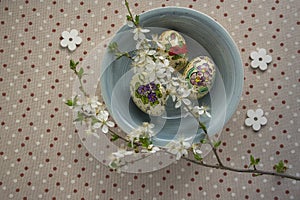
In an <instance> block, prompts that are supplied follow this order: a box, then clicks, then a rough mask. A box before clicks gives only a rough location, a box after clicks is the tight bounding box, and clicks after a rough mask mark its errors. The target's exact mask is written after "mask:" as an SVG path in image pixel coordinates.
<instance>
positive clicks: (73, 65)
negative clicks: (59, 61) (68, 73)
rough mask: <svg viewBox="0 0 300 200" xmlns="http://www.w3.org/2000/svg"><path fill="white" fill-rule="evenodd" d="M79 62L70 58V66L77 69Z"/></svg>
mask: <svg viewBox="0 0 300 200" xmlns="http://www.w3.org/2000/svg"><path fill="white" fill-rule="evenodd" d="M78 64H79V62H75V61H74V60H70V68H71V69H72V70H74V71H75V69H76V67H77V65H78Z"/></svg>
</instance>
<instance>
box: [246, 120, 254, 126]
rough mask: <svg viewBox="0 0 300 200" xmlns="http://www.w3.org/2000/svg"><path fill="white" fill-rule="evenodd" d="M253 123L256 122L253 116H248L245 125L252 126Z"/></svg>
mask: <svg viewBox="0 0 300 200" xmlns="http://www.w3.org/2000/svg"><path fill="white" fill-rule="evenodd" d="M253 123H254V120H253V119H252V118H247V119H246V120H245V125H246V126H252V124H253Z"/></svg>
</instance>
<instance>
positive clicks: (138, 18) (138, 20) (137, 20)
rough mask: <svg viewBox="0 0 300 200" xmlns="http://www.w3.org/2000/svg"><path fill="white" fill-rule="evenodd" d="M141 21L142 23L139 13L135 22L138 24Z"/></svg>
mask: <svg viewBox="0 0 300 200" xmlns="http://www.w3.org/2000/svg"><path fill="white" fill-rule="evenodd" d="M139 23H140V16H139V15H136V16H135V24H136V25H139Z"/></svg>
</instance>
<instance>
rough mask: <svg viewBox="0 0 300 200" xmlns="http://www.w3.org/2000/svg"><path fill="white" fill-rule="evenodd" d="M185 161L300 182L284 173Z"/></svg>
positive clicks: (299, 178)
mask: <svg viewBox="0 0 300 200" xmlns="http://www.w3.org/2000/svg"><path fill="white" fill-rule="evenodd" d="M182 158H183V159H184V160H186V161H189V162H191V163H194V164H197V165H201V166H203V167H208V168H214V169H220V170H227V171H232V172H240V173H250V174H257V175H270V176H278V177H282V178H288V179H292V180H296V181H300V177H297V176H292V175H289V174H283V173H277V172H271V171H264V170H258V169H236V168H232V167H228V166H225V165H223V166H220V165H211V164H206V163H203V162H198V161H196V160H193V159H190V158H187V157H182Z"/></svg>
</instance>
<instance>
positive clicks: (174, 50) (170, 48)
mask: <svg viewBox="0 0 300 200" xmlns="http://www.w3.org/2000/svg"><path fill="white" fill-rule="evenodd" d="M158 41H159V42H160V43H161V44H162V45H163V46H164V47H165V51H166V52H167V53H168V55H167V58H168V59H169V61H170V65H171V66H173V67H174V69H176V70H177V71H180V70H181V69H183V68H184V67H185V66H186V64H187V62H188V59H187V57H186V56H187V52H188V50H187V46H186V42H185V40H184V38H183V37H182V35H180V34H179V33H178V32H177V31H173V30H168V31H165V32H163V33H162V34H161V35H160V36H159V38H158Z"/></svg>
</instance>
